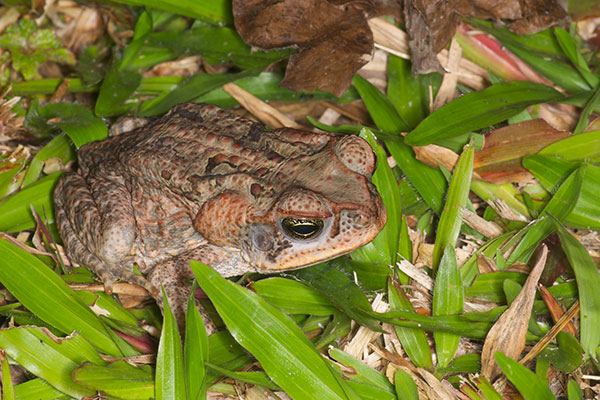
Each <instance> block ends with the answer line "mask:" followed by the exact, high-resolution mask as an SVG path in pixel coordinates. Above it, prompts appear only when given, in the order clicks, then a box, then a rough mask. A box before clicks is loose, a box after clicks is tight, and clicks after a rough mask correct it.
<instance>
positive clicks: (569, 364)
mask: <svg viewBox="0 0 600 400" xmlns="http://www.w3.org/2000/svg"><path fill="white" fill-rule="evenodd" d="M556 341H557V343H558V347H550V346H547V347H546V348H544V350H542V352H541V353H540V355H539V357H541V358H545V359H547V360H549V361H550V362H551V363H552V365H553V366H554V368H556V369H557V370H558V371H561V372H566V373H571V372H573V371H574V370H575V369H576V368H577V367H579V366H580V365H581V363H582V362H583V349H582V347H581V344H579V341H578V340H577V338H575V337H574V336H573V335H571V334H570V333H567V332H564V331H562V332H558V335H557V336H556Z"/></svg>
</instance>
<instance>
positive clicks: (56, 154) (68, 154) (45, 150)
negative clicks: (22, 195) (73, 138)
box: [23, 135, 75, 187]
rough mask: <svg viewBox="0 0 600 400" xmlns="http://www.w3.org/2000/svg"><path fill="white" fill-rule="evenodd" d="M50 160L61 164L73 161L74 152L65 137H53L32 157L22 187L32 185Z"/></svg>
mask: <svg viewBox="0 0 600 400" xmlns="http://www.w3.org/2000/svg"><path fill="white" fill-rule="evenodd" d="M52 158H57V159H59V160H60V161H61V162H62V163H63V164H66V163H67V162H68V161H71V160H74V159H75V151H74V150H73V147H72V146H71V143H69V140H68V139H67V137H66V136H64V135H58V136H56V137H54V138H53V139H52V140H51V141H50V142H48V143H47V144H46V145H45V146H44V147H42V149H41V150H40V151H39V152H38V153H37V154H36V155H35V157H33V159H32V160H31V163H30V164H29V168H28V169H27V174H26V175H25V178H23V187H27V186H29V185H31V184H32V183H34V182H35V181H36V180H37V179H38V178H39V176H40V174H41V173H42V170H43V168H44V165H45V163H46V162H47V161H48V160H50V159H52Z"/></svg>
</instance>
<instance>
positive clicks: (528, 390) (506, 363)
mask: <svg viewBox="0 0 600 400" xmlns="http://www.w3.org/2000/svg"><path fill="white" fill-rule="evenodd" d="M494 358H495V359H496V362H497V363H498V366H499V367H500V369H502V372H504V374H505V375H506V377H507V378H508V380H510V381H511V382H512V383H513V385H515V387H516V388H517V390H518V391H519V393H521V394H522V395H523V398H525V399H527V400H552V399H556V397H554V395H553V394H552V392H551V391H550V388H549V387H548V383H547V382H546V381H545V380H544V379H540V378H539V377H538V376H537V375H536V374H534V373H533V372H531V371H530V370H528V369H527V368H526V367H524V366H523V365H521V364H519V363H518V362H517V361H515V360H512V359H510V358H508V357H506V356H505V355H504V354H502V353H501V352H497V353H496V354H495V355H494Z"/></svg>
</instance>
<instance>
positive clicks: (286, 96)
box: [142, 72, 361, 133]
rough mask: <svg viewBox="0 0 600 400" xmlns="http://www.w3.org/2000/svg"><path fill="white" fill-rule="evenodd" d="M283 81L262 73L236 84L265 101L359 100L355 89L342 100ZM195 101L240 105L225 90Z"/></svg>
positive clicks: (329, 94) (349, 91)
mask: <svg viewBox="0 0 600 400" xmlns="http://www.w3.org/2000/svg"><path fill="white" fill-rule="evenodd" d="M282 79H283V75H281V74H277V73H274V72H262V73H260V74H259V75H257V76H252V77H248V78H241V79H239V80H237V81H235V84H236V85H238V86H239V87H241V88H242V89H244V90H246V91H248V92H250V93H252V94H253V95H254V96H256V97H258V98H259V99H261V100H264V101H300V100H302V101H307V100H308V101H309V100H332V101H336V102H339V103H346V102H348V101H352V100H356V99H358V94H357V93H356V90H355V89H354V88H353V87H351V88H349V89H348V90H347V91H346V93H345V94H344V95H343V96H342V97H341V98H337V97H336V96H334V95H332V94H331V93H329V92H325V91H322V90H315V91H312V92H306V91H294V90H290V89H286V88H282V87H280V86H279V85H280V84H281V80H282ZM142 85H144V81H142ZM194 101H195V102H200V103H210V104H214V105H217V106H219V107H223V108H230V107H234V106H236V105H237V104H238V102H237V101H236V100H235V99H234V98H233V97H231V95H230V94H229V93H227V92H226V91H225V90H224V89H223V88H217V89H214V90H212V91H210V92H208V93H206V94H203V95H202V96H200V97H197V98H196V99H195V100H194ZM307 118H308V117H307ZM311 123H312V122H311ZM336 128H337V127H334V129H333V131H335V132H341V131H340V130H337V129H336ZM353 128H355V133H358V132H359V131H360V129H361V128H360V127H358V126H354V127H353ZM353 132H354V131H353Z"/></svg>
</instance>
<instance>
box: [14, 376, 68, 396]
mask: <svg viewBox="0 0 600 400" xmlns="http://www.w3.org/2000/svg"><path fill="white" fill-rule="evenodd" d="M15 393H16V396H17V398H18V399H35V400H68V399H71V398H72V397H70V396H67V395H66V394H64V393H63V392H60V391H58V390H57V389H55V388H54V387H53V386H51V385H50V384H49V383H48V382H46V381H45V380H43V379H40V378H35V379H31V380H29V381H27V382H23V383H20V384H18V385H16V386H15Z"/></svg>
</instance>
